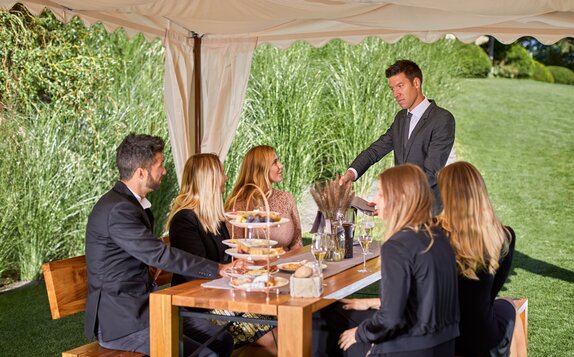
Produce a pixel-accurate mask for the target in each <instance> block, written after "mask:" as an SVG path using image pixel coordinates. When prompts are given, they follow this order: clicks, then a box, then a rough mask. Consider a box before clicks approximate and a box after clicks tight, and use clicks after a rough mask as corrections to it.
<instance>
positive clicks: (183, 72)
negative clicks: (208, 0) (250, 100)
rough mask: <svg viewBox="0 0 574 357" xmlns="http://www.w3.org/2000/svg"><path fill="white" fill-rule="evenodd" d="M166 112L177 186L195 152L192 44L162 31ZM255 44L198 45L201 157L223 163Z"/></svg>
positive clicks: (237, 121) (208, 43) (241, 104)
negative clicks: (206, 155) (210, 156)
mask: <svg viewBox="0 0 574 357" xmlns="http://www.w3.org/2000/svg"><path fill="white" fill-rule="evenodd" d="M164 45H165V49H166V58H165V74H164V85H165V111H166V114H167V120H168V128H169V135H170V139H171V143H172V152H173V159H174V163H175V170H176V173H177V178H178V181H179V182H181V174H182V172H183V167H184V165H185V162H186V161H187V158H188V157H189V156H190V155H192V154H193V153H194V151H195V149H194V148H195V143H194V137H195V128H194V115H193V113H194V103H193V98H194V86H193V83H194V81H195V78H194V71H193V70H194V63H193V39H192V38H191V37H181V36H179V35H178V34H177V33H173V32H170V31H166V35H165V38H164ZM255 46H256V42H255V40H240V41H229V40H214V41H211V40H209V39H206V40H203V41H202V46H201V63H202V68H201V77H202V83H201V87H202V96H201V100H202V112H201V127H202V140H201V152H211V153H215V154H217V155H218V156H219V157H220V158H221V160H222V161H223V159H225V156H226V155H227V152H228V151H229V147H230V146H231V142H232V141H233V137H234V136H235V130H236V129H237V125H238V124H239V118H240V116H241V110H242V108H243V100H244V98H245V93H246V91H247V82H248V80H249V74H250V71H251V60H252V58H253V52H254V50H255Z"/></svg>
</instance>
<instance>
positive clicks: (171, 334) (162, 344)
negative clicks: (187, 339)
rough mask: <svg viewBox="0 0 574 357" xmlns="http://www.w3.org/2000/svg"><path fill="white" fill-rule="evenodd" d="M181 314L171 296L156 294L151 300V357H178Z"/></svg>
mask: <svg viewBox="0 0 574 357" xmlns="http://www.w3.org/2000/svg"><path fill="white" fill-rule="evenodd" d="M178 329H179V314H178V308H177V306H173V305H172V304H171V295H169V294H162V293H161V292H155V293H153V294H151V295H150V299H149V336H150V353H151V357H164V356H165V357H168V356H172V357H177V356H178V350H179V349H178Z"/></svg>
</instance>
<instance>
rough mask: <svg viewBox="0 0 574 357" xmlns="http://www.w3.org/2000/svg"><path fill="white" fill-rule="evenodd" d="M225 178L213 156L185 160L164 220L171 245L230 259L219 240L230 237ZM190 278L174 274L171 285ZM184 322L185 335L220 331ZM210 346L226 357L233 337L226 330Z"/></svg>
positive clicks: (196, 321)
mask: <svg viewBox="0 0 574 357" xmlns="http://www.w3.org/2000/svg"><path fill="white" fill-rule="evenodd" d="M225 180H226V177H225V174H224V173H223V165H222V164H221V161H219V158H218V157H217V156H216V155H214V154H196V155H193V156H191V157H190V158H189V159H188V160H187V162H186V164H185V167H184V169H183V177H182V180H181V190H180V192H179V195H178V196H177V197H176V198H175V200H174V202H173V204H172V207H171V211H170V214H169V216H168V220H167V223H166V228H167V229H169V240H170V244H171V245H172V247H175V248H178V249H181V250H183V251H186V252H188V253H191V254H193V255H195V256H198V257H202V258H205V259H208V260H210V261H214V262H217V263H227V262H229V260H230V257H229V256H228V255H227V254H226V253H225V245H224V244H223V243H222V241H223V240H225V239H228V238H229V233H228V232H227V228H226V227H225V218H224V215H223V197H222V194H223V187H224V185H225ZM193 279H194V278H193V277H190V276H186V275H180V274H174V275H173V278H172V283H171V284H172V286H174V285H178V284H182V283H185V282H188V281H191V280H193ZM183 324H184V330H185V331H188V332H187V335H189V336H190V337H191V338H193V339H194V340H199V341H201V342H205V341H204V340H206V339H208V338H209V337H211V336H213V335H214V331H218V330H219V327H216V326H214V325H212V324H211V323H210V322H209V321H208V320H205V319H199V318H185V319H184V320H183ZM189 331H193V333H191V332H189ZM209 347H210V348H211V349H212V350H214V351H216V352H218V355H219V356H228V355H229V354H230V353H231V351H232V350H233V337H232V336H231V334H229V333H227V332H225V333H223V334H222V335H218V337H217V338H216V340H215V341H214V342H213V343H211V344H210V346H209Z"/></svg>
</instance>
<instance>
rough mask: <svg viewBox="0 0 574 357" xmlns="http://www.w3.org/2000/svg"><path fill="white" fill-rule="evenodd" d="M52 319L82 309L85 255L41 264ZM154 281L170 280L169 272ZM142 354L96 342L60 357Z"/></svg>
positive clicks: (83, 302)
mask: <svg viewBox="0 0 574 357" xmlns="http://www.w3.org/2000/svg"><path fill="white" fill-rule="evenodd" d="M42 270H43V272H44V280H45V281H46V290H47V291H48V300H49V302H50V311H51V313H52V319H54V320H56V319H60V318H62V317H65V316H69V315H73V314H75V313H77V312H81V311H84V310H85V308H86V295H87V292H88V273H87V268H86V257H85V256H80V257H74V258H69V259H63V260H58V261H54V262H50V263H45V264H43V265H42ZM156 276H157V279H156V282H157V284H158V285H159V286H162V285H166V284H169V283H170V282H171V276H172V274H171V273H168V272H162V271H160V272H158V273H157V274H156ZM73 356H74V357H75V356H82V357H141V356H144V355H143V354H141V353H134V352H126V351H117V350H109V349H106V348H103V347H101V346H100V345H99V344H98V342H97V341H96V342H92V343H88V344H87V345H84V346H81V347H78V348H74V349H73V350H70V351H66V352H62V357H73Z"/></svg>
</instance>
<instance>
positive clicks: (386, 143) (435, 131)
mask: <svg viewBox="0 0 574 357" xmlns="http://www.w3.org/2000/svg"><path fill="white" fill-rule="evenodd" d="M430 102H431V104H430V106H429V107H428V108H427V110H426V111H425V112H424V114H423V116H422V117H421V118H420V120H419V122H418V123H417V125H416V126H415V128H414V129H413V132H412V133H411V136H410V137H409V140H408V141H407V142H406V143H405V138H406V132H407V131H408V126H407V124H406V118H407V110H406V109H403V110H401V111H399V112H398V113H397V115H396V116H395V119H394V121H393V123H392V124H391V127H390V128H389V129H388V130H387V132H386V133H385V134H383V135H382V136H381V137H380V138H379V139H378V140H377V141H375V142H374V143H372V144H371V146H369V147H368V148H367V149H365V150H364V151H363V152H361V153H360V154H359V155H358V156H357V158H356V159H355V160H354V161H353V162H352V163H351V166H350V167H352V168H353V169H355V170H356V171H357V178H359V177H361V176H362V175H363V174H364V173H365V171H367V169H368V168H369V167H371V165H373V164H375V163H376V162H378V161H379V160H381V159H382V158H383V157H384V156H385V155H387V154H388V153H389V152H391V151H394V154H395V165H400V164H404V163H411V164H415V165H418V166H419V167H420V168H422V169H423V171H424V172H425V174H426V176H427V178H428V181H429V184H430V186H431V188H432V189H433V193H434V195H435V199H438V202H439V203H440V194H439V192H438V187H437V184H436V174H437V172H438V171H439V170H440V169H441V168H443V167H444V166H445V164H446V161H447V159H448V156H449V154H450V150H451V149H452V145H453V144H454V131H455V123H454V116H453V115H452V114H451V113H450V112H449V111H447V110H445V109H443V108H441V107H439V106H438V105H436V104H435V102H434V101H430Z"/></svg>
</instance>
